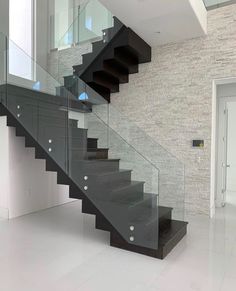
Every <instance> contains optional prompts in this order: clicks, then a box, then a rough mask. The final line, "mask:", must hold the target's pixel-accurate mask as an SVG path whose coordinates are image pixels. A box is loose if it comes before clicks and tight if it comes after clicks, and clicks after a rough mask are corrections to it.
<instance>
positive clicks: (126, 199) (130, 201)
mask: <svg viewBox="0 0 236 291" xmlns="http://www.w3.org/2000/svg"><path fill="white" fill-rule="evenodd" d="M156 196H157V195H156V194H150V193H144V195H143V197H142V198H138V199H134V198H133V197H130V196H125V197H122V198H115V199H113V202H115V203H119V204H121V205H129V206H130V207H133V206H137V205H138V204H142V203H143V202H146V201H148V200H152V199H154V198H155V197H156Z"/></svg>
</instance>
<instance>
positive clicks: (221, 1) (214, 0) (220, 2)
mask: <svg viewBox="0 0 236 291" xmlns="http://www.w3.org/2000/svg"><path fill="white" fill-rule="evenodd" d="M203 2H204V4H205V6H206V8H214V7H216V8H217V7H221V6H224V5H228V4H231V3H236V1H235V0H203Z"/></svg>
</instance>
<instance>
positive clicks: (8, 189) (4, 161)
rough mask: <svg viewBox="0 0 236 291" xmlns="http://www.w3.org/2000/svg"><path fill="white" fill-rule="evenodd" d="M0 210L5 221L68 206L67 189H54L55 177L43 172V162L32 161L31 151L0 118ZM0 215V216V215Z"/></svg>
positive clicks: (3, 118)
mask: <svg viewBox="0 0 236 291" xmlns="http://www.w3.org/2000/svg"><path fill="white" fill-rule="evenodd" d="M0 140H1V143H0V146H1V149H0V160H1V164H0V189H1V192H0V209H2V213H3V211H4V209H9V218H14V217H18V216H21V215H25V214H28V213H31V212H35V211H39V210H42V209H46V208H50V207H54V206H57V205H61V204H64V203H68V202H72V201H73V199H69V198H68V197H69V187H68V186H63V185H57V176H56V173H52V172H46V170H45V161H44V160H35V158H34V149H32V148H25V140H24V138H20V137H16V136H15V129H14V128H11V127H7V126H6V119H5V117H1V118H0ZM0 214H1V212H0Z"/></svg>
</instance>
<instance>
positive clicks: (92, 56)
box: [64, 17, 151, 102]
mask: <svg viewBox="0 0 236 291" xmlns="http://www.w3.org/2000/svg"><path fill="white" fill-rule="evenodd" d="M117 27H118V28H119V29H118V28H117ZM114 31H115V32H116V33H114ZM104 34H105V35H104V39H103V40H100V41H97V42H94V43H93V45H92V47H93V50H92V53H88V54H85V55H83V63H82V64H81V65H75V66H73V72H74V75H76V76H78V77H80V78H81V79H82V80H83V81H84V82H85V83H86V84H88V85H89V86H90V87H91V88H93V89H94V90H95V91H96V92H97V93H99V94H100V95H101V96H103V98H105V99H106V100H107V101H108V102H110V96H111V93H116V92H119V88H120V84H124V83H128V82H129V74H135V73H138V71H139V64H141V63H147V62H150V61H151V47H150V46H149V45H148V44H147V43H146V42H145V41H144V40H143V39H141V38H140V37H139V36H138V35H137V34H136V33H135V32H134V31H132V30H131V29H130V28H127V27H126V26H125V25H121V24H120V22H119V20H118V19H117V18H116V17H115V18H114V27H111V28H109V29H107V30H105V31H104ZM107 35H112V36H113V38H112V40H110V41H109V42H108V43H106V41H105V42H104V40H106V37H107ZM64 80H65V83H64V85H65V87H66V88H68V89H69V90H72V91H73V93H75V94H76V91H78V89H76V84H75V82H73V76H72V75H71V76H65V77H64ZM71 84H73V85H72V88H71Z"/></svg>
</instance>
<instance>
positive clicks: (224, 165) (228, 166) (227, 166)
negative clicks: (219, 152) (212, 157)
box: [222, 163, 230, 168]
mask: <svg viewBox="0 0 236 291" xmlns="http://www.w3.org/2000/svg"><path fill="white" fill-rule="evenodd" d="M222 167H226V168H230V165H226V164H224V163H223V164H222Z"/></svg>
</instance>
